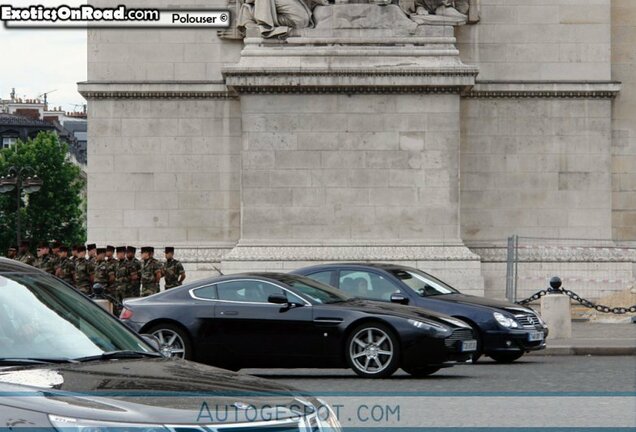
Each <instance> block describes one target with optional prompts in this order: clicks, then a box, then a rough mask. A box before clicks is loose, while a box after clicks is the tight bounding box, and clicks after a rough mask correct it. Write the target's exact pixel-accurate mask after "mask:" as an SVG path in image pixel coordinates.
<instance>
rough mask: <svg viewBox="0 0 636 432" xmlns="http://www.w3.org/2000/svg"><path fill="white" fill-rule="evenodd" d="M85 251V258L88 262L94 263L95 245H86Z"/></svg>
mask: <svg viewBox="0 0 636 432" xmlns="http://www.w3.org/2000/svg"><path fill="white" fill-rule="evenodd" d="M86 250H87V251H88V256H87V257H86V258H87V259H88V260H89V261H90V262H95V255H96V254H97V245H96V244H95V243H91V244H88V245H86Z"/></svg>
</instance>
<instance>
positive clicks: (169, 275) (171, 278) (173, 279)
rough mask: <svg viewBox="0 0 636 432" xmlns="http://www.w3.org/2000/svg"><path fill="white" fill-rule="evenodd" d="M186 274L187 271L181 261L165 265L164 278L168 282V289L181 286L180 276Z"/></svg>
mask: <svg viewBox="0 0 636 432" xmlns="http://www.w3.org/2000/svg"><path fill="white" fill-rule="evenodd" d="M184 273H185V269H184V268H183V264H181V262H180V261H179V260H176V259H171V260H167V261H166V262H165V263H163V277H164V279H165V281H166V289H168V288H174V287H177V286H179V285H181V283H180V282H179V276H181V275H182V274H184Z"/></svg>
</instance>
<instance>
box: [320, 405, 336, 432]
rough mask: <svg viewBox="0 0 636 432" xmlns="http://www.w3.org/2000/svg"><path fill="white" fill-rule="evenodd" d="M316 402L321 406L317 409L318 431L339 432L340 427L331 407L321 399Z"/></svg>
mask: <svg viewBox="0 0 636 432" xmlns="http://www.w3.org/2000/svg"><path fill="white" fill-rule="evenodd" d="M318 402H320V405H321V406H320V408H319V409H318V423H319V425H320V430H321V431H324V432H341V431H342V426H341V425H340V421H338V416H336V413H335V412H334V411H333V409H332V408H331V406H329V404H328V403H327V402H325V401H323V400H322V399H318Z"/></svg>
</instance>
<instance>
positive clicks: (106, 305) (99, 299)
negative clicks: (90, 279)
mask: <svg viewBox="0 0 636 432" xmlns="http://www.w3.org/2000/svg"><path fill="white" fill-rule="evenodd" d="M92 297H93V301H94V302H95V303H97V304H98V305H99V306H101V307H102V309H105V310H106V311H108V312H110V313H111V314H112V313H113V304H112V303H111V302H110V301H109V300H108V299H107V298H106V297H105V296H104V287H103V286H102V285H101V284H98V283H97V284H95V285H93V295H92Z"/></svg>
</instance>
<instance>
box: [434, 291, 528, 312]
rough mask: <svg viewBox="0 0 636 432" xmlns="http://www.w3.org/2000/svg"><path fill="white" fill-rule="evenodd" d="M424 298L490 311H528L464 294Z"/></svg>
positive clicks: (509, 304) (523, 308)
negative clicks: (480, 307)
mask: <svg viewBox="0 0 636 432" xmlns="http://www.w3.org/2000/svg"><path fill="white" fill-rule="evenodd" d="M425 298H428V299H434V300H443V301H448V302H453V303H458V304H463V305H474V306H483V307H487V308H492V309H504V310H507V311H509V312H516V311H524V310H526V311H527V310H529V309H528V308H526V307H523V306H519V305H515V304H513V303H510V302H507V301H503V300H495V299H489V298H486V297H478V296H472V295H466V294H445V295H441V296H431V297H425Z"/></svg>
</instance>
